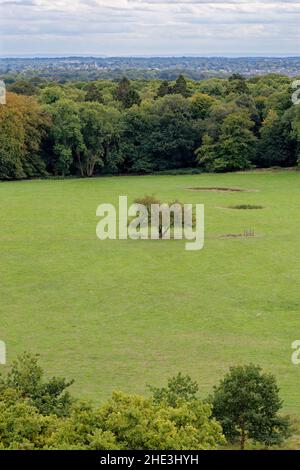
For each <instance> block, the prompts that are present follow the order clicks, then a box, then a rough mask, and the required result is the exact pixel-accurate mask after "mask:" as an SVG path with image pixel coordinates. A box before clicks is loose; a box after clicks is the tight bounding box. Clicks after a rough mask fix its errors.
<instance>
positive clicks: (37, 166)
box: [0, 74, 300, 179]
mask: <svg viewBox="0 0 300 470" xmlns="http://www.w3.org/2000/svg"><path fill="white" fill-rule="evenodd" d="M291 84H292V80H291V79H290V78H288V77H285V76H281V75H274V74H273V75H267V76H263V77H255V78H250V79H248V80H246V79H244V78H243V77H242V76H240V75H238V74H235V75H233V76H232V77H230V78H229V79H217V78H212V79H208V80H203V81H199V82H197V81H193V80H187V79H185V78H184V77H183V76H182V75H180V76H179V77H178V79H177V80H176V81H174V82H169V81H166V80H165V81H159V80H148V81H146V80H136V81H130V80H128V79H127V78H123V79H122V80H120V81H119V82H114V81H109V80H99V81H95V82H66V83H63V84H61V83H59V82H48V81H47V80H40V81H37V80H35V79H29V80H27V81H26V80H23V79H21V80H18V81H16V82H15V83H12V84H11V85H10V86H9V89H10V92H9V93H8V97H7V105H2V106H0V178H1V179H20V178H32V177H40V176H49V175H59V176H67V175H78V176H82V177H85V176H92V175H97V174H118V173H151V172H155V171H169V170H173V171H180V170H181V169H183V168H198V170H199V171H218V172H223V171H235V170H245V169H249V168H251V167H271V166H282V167H287V166H295V165H297V164H298V163H299V161H300V130H299V129H300V106H299V105H298V106H297V105H293V103H292V100H291V96H292V87H291Z"/></svg>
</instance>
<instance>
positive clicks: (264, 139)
mask: <svg viewBox="0 0 300 470" xmlns="http://www.w3.org/2000/svg"><path fill="white" fill-rule="evenodd" d="M293 157H294V158H293ZM255 161H256V163H257V165H258V166H260V167H269V166H275V165H278V166H288V165H293V164H295V163H296V157H295V155H294V151H293V141H292V138H291V125H290V122H288V120H287V119H284V118H283V117H280V116H278V114H277V112H276V111H274V110H270V111H269V112H268V115H267V117H266V118H265V119H264V121H263V123H262V127H261V129H260V140H259V143H258V154H257V157H256V159H255Z"/></svg>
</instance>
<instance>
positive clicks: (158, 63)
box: [0, 57, 300, 80]
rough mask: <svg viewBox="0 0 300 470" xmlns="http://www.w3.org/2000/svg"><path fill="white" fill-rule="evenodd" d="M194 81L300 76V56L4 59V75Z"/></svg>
mask: <svg viewBox="0 0 300 470" xmlns="http://www.w3.org/2000/svg"><path fill="white" fill-rule="evenodd" d="M180 73H182V74H184V75H185V76H186V77H189V78H191V79H194V80H203V79H206V78H211V77H228V76H230V75H232V74H233V73H240V74H242V75H244V76H245V77H252V76H257V75H266V74H271V73H276V74H283V75H288V76H291V77H294V76H298V75H300V57H242V58H228V57H150V58H149V57H107V58H103V57H57V58H0V76H1V77H2V78H3V77H4V76H16V75H17V76H24V77H28V78H29V77H33V76H34V77H37V76H38V77H44V78H51V79H57V80H64V79H65V80H69V79H79V80H96V79H118V78H120V77H121V76H123V75H126V76H128V78H130V79H149V78H152V79H153V78H157V79H166V80H173V79H175V78H176V77H177V76H178V74H180Z"/></svg>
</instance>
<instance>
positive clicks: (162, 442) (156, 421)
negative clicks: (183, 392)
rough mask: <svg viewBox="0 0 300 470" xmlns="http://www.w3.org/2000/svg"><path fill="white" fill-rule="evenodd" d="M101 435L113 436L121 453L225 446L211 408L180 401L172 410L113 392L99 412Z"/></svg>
mask: <svg viewBox="0 0 300 470" xmlns="http://www.w3.org/2000/svg"><path fill="white" fill-rule="evenodd" d="M99 422H101V423H102V428H103V430H104V431H108V432H111V433H112V434H113V435H114V436H116V442H117V445H118V446H119V447H120V448H121V449H135V450H153V449H155V450H171V449H176V450H190V449H197V450H198V449H199V450H209V449H216V448H217V447H218V446H219V445H220V444H223V443H224V442H225V440H224V437H223V435H222V429H221V426H220V425H219V424H218V423H217V421H216V420H214V419H212V417H211V407H210V405H208V404H204V403H202V402H201V401H198V400H197V401H195V402H193V403H189V402H185V401H183V400H182V401H181V402H180V403H178V405H177V407H176V408H173V407H170V406H168V405H167V404H165V403H161V404H155V403H154V402H153V400H151V399H149V398H144V397H141V396H135V395H126V394H124V393H121V392H115V393H114V394H113V396H112V398H111V400H109V401H108V402H107V403H105V404H104V405H102V407H101V408H100V410H99Z"/></svg>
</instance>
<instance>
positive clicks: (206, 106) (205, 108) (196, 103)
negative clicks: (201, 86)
mask: <svg viewBox="0 0 300 470" xmlns="http://www.w3.org/2000/svg"><path fill="white" fill-rule="evenodd" d="M190 103H191V112H192V116H193V118H194V119H205V118H206V117H207V116H208V114H209V111H210V109H211V107H212V106H213V105H214V104H216V100H215V99H214V98H212V97H211V96H209V95H207V94H205V93H200V92H198V93H195V94H194V95H193V96H192V97H191V100H190Z"/></svg>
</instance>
